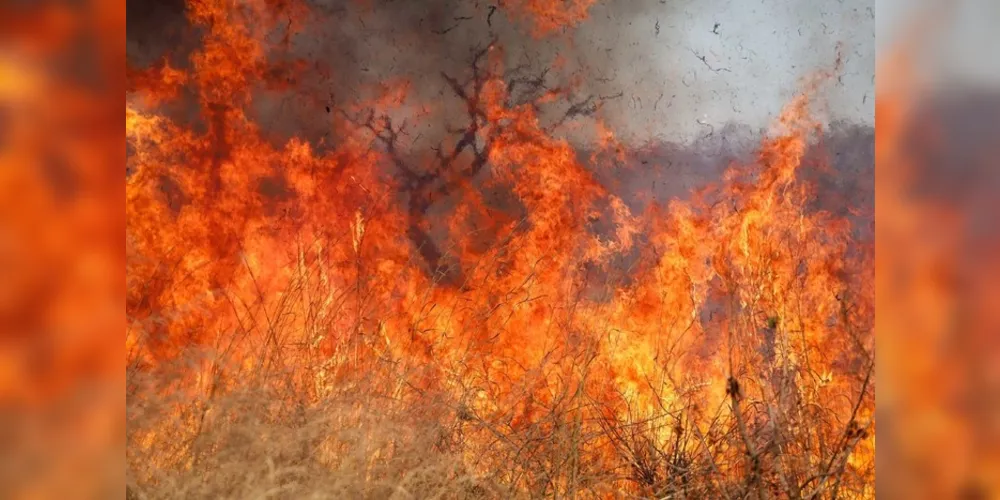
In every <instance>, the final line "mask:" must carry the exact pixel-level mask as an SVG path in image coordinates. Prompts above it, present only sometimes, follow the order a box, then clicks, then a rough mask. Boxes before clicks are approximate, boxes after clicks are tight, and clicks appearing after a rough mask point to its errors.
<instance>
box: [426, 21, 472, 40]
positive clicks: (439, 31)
mask: <svg viewBox="0 0 1000 500" xmlns="http://www.w3.org/2000/svg"><path fill="white" fill-rule="evenodd" d="M470 19H472V18H471V17H469V16H458V17H454V18H452V20H453V21H455V24H452V25H451V26H449V27H447V28H445V29H443V30H431V33H434V34H435V35H445V34H447V33H448V32H449V31H451V30H453V29H455V28H457V27H458V26H459V25H460V24H462V21H468V20H470Z"/></svg>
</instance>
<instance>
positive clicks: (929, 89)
mask: <svg viewBox="0 0 1000 500" xmlns="http://www.w3.org/2000/svg"><path fill="white" fill-rule="evenodd" d="M878 9H879V10H878V13H879V22H878V30H879V31H878V32H879V41H878V46H879V55H878V70H877V71H878V72H877V80H876V89H877V90H876V92H877V94H876V95H877V104H876V106H877V107H876V200H877V201H876V234H877V240H876V247H877V249H876V253H877V258H876V288H877V299H876V300H877V303H878V305H877V311H878V314H877V317H876V325H877V326H876V332H877V337H878V359H879V368H878V370H877V379H878V381H879V384H880V385H879V386H878V389H877V413H878V419H879V421H880V422H879V425H880V426H881V429H882V434H881V437H882V443H881V445H880V447H879V451H878V455H877V462H878V471H879V475H878V476H877V478H878V479H877V481H878V493H880V494H883V495H884V496H886V497H889V498H955V497H959V498H996V497H997V496H998V495H1000V473H998V471H1000V308H998V307H997V306H998V305H1000V294H998V292H997V289H996V285H995V284H996V283H997V282H998V279H1000V220H998V216H1000V198H998V196H997V194H998V193H1000V169H998V166H1000V161H998V158H1000V156H998V153H1000V133H998V127H997V124H998V123H1000V59H997V58H996V57H995V54H994V51H995V48H996V47H997V46H998V42H1000V35H998V33H997V31H996V29H995V26H996V22H997V20H1000V5H998V4H997V3H996V2H992V1H984V0H970V1H959V2H944V1H937V0H934V1H930V0H926V1H921V2H904V1H899V0H879V3H878Z"/></svg>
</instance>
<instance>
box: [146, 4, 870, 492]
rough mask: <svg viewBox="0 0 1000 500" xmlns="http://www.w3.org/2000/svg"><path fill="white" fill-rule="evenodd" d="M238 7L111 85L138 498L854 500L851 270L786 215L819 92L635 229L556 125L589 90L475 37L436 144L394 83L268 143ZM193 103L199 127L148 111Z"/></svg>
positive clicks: (261, 71)
mask: <svg viewBox="0 0 1000 500" xmlns="http://www.w3.org/2000/svg"><path fill="white" fill-rule="evenodd" d="M537 3H538V2H534V3H533V5H534V4H537ZM256 8H257V9H259V10H251V11H250V12H251V14H252V15H251V14H247V13H242V14H241V13H240V12H234V11H232V10H231V9H232V7H230V6H229V4H228V3H225V2H219V3H214V2H207V1H206V2H197V3H192V4H191V6H190V9H191V13H190V15H191V17H192V20H193V21H194V22H195V23H196V24H199V25H201V27H202V28H203V29H204V30H205V35H204V42H203V47H202V48H201V49H200V50H199V51H197V52H196V53H195V54H194V55H192V58H191V59H192V67H191V68H190V69H189V70H177V69H168V70H165V69H164V68H162V67H161V68H157V69H156V70H155V71H150V72H148V73H145V74H144V75H145V77H144V78H142V79H139V78H135V79H134V80H133V82H140V81H141V82H142V85H139V84H135V83H134V85H137V86H138V88H134V89H133V90H134V92H135V94H134V95H136V96H141V98H142V99H145V100H146V101H145V105H146V108H145V109H141V107H140V106H130V107H129V109H128V110H127V115H126V125H127V136H128V138H129V141H130V144H131V145H132V147H133V157H132V160H131V162H132V169H133V171H132V173H131V174H130V175H129V178H128V182H127V187H126V189H127V193H126V207H127V217H128V232H127V236H128V240H129V244H128V249H127V251H128V259H129V261H128V266H127V271H128V275H129V280H128V292H129V296H128V303H127V312H128V316H129V323H130V324H129V328H128V331H127V332H126V349H127V352H128V357H127V360H126V361H127V380H128V389H127V390H128V393H127V401H128V435H127V439H128V449H127V461H128V473H127V474H128V495H129V497H130V498H199V497H209V498H272V497H276V498H312V497H319V498H327V497H331V498H537V497H580V498H593V497H600V498H634V497H641V498H773V497H780V498H785V497H787V498H837V497H869V496H874V489H873V484H874V416H873V414H874V376H873V370H874V339H873V334H872V322H873V320H874V303H873V292H872V289H871V273H872V255H871V249H870V243H866V242H860V241H856V239H855V238H854V234H855V233H854V231H852V230H851V228H850V227H849V225H848V224H847V223H846V222H845V221H843V220H841V219H838V218H836V217H833V216H831V215H830V214H826V213H822V212H817V211H814V210H810V209H807V208H806V207H807V206H808V201H809V199H810V197H811V195H812V193H811V190H810V187H809V186H808V185H806V184H805V183H804V182H802V181H801V180H800V179H799V177H800V176H799V175H798V169H799V167H800V164H801V160H802V156H803V154H804V151H805V148H806V145H807V144H808V142H809V141H811V140H813V139H815V134H816V133H818V131H819V127H818V124H816V123H814V122H813V121H811V120H810V118H809V116H808V112H807V111H808V105H809V98H810V97H811V95H810V94H809V92H806V94H805V95H803V96H801V97H800V98H797V99H796V100H795V101H794V102H792V103H791V104H790V105H789V107H788V109H787V110H786V111H785V113H784V114H783V116H782V118H781V120H779V123H777V124H776V128H775V133H774V134H773V135H772V137H771V138H769V139H767V140H766V141H764V143H763V144H762V145H761V148H760V154H759V156H758V161H757V162H755V163H753V164H750V165H743V166H737V167H734V169H733V170H732V171H731V172H730V173H729V174H728V175H727V178H726V179H725V181H724V182H722V183H720V185H718V186H715V187H711V188H707V189H705V190H704V191H702V192H699V193H695V194H692V197H691V200H689V201H687V202H679V201H678V202H674V203H671V204H670V205H669V206H667V207H654V208H652V209H650V210H649V211H647V212H645V213H641V214H633V213H631V210H630V209H629V208H628V206H627V205H626V204H625V203H624V202H623V201H622V200H621V199H619V198H618V197H616V196H615V195H614V194H612V193H610V192H609V191H608V190H607V189H605V187H604V186H602V185H601V184H600V183H598V182H597V181H596V180H595V179H594V176H593V175H592V174H591V172H590V171H589V170H588V169H589V168H613V167H612V166H609V165H613V164H614V163H615V161H616V160H617V159H619V158H620V157H621V155H622V154H624V153H623V151H622V149H621V146H620V145H618V144H617V143H616V142H615V141H614V138H613V134H610V133H606V134H605V135H604V136H603V139H604V140H603V144H602V148H603V149H601V150H600V151H598V152H597V153H595V154H594V155H592V157H591V161H592V162H594V163H595V165H596V166H591V167H585V166H583V165H582V164H581V163H580V161H579V160H578V159H577V156H578V155H577V154H576V152H575V151H574V150H573V149H572V147H571V146H570V145H569V144H568V143H567V142H566V141H564V140H562V139H559V138H558V136H557V135H556V134H557V131H558V130H557V129H558V127H560V126H562V125H563V124H565V123H567V122H569V121H573V120H577V119H580V118H582V117H590V116H591V115H593V113H594V112H595V111H596V110H597V109H598V107H599V99H583V100H575V99H573V98H571V95H572V93H571V91H570V89H569V88H562V87H554V86H552V85H551V84H550V83H548V81H547V80H546V75H544V74H543V75H541V76H539V75H527V74H525V73H524V69H523V68H513V69H504V66H503V64H502V62H503V60H502V50H497V49H496V47H495V45H494V44H489V45H486V46H484V47H483V48H480V49H478V50H474V51H473V52H472V56H471V58H470V62H469V68H468V71H467V73H466V74H464V75H447V74H446V75H442V77H443V78H442V81H443V84H444V85H445V86H446V88H448V89H450V90H451V91H452V94H453V96H454V97H455V98H456V99H460V100H461V101H462V102H464V103H465V108H466V110H467V116H466V117H465V120H466V121H465V123H464V125H462V126H460V127H458V128H457V129H455V130H454V131H453V134H454V137H453V139H452V140H450V141H445V142H443V143H442V144H440V145H439V146H438V147H437V148H435V149H434V150H433V151H430V152H427V153H426V154H413V153H412V152H407V151H404V150H403V148H402V145H401V142H400V137H403V136H405V135H406V133H407V124H406V123H405V122H402V121H399V120H396V121H394V120H393V119H392V118H391V116H393V113H392V111H393V107H394V106H398V105H399V104H400V103H401V102H402V100H403V99H404V97H405V95H404V93H402V92H401V91H399V90H400V89H396V88H392V89H390V90H391V91H390V92H386V93H384V94H383V95H381V96H379V98H377V99H374V100H372V102H368V103H365V105H363V106H358V107H357V108H355V109H343V110H337V113H335V115H336V118H335V120H334V121H335V124H334V130H335V132H336V134H338V141H337V144H336V146H335V147H332V148H331V150H330V151H328V152H325V153H322V154H320V153H317V152H315V151H313V149H312V148H311V147H310V146H309V145H308V144H306V143H305V142H304V141H301V140H296V139H293V140H292V141H290V142H289V143H287V144H285V145H283V146H280V147H275V146H273V145H271V144H269V143H268V142H267V141H265V140H264V139H263V138H262V134H261V133H260V130H259V127H258V125H257V124H255V123H254V122H253V121H252V120H251V119H249V118H248V117H247V116H245V114H244V112H243V106H244V105H245V104H246V103H247V102H249V100H250V99H251V95H250V90H249V87H250V84H249V83H248V82H251V81H258V80H265V81H266V78H267V75H268V74H270V73H268V71H267V67H266V66H267V65H266V61H267V59H266V57H265V56H264V54H265V53H266V45H264V42H263V40H264V38H265V37H263V36H261V35H260V33H267V32H268V31H267V29H268V26H269V24H268V23H274V24H279V23H284V21H283V20H281V19H277V18H276V17H275V16H272V15H270V11H269V10H268V7H266V6H258V7H256ZM282 19H283V18H282ZM250 20H252V21H253V22H252V23H251V22H250ZM231 47H239V48H240V50H236V51H233V50H229V48H231ZM151 81H152V82H156V84H155V85H154V84H150V82H151ZM185 85H189V86H191V87H192V88H193V89H194V91H195V92H196V93H197V95H198V102H199V104H198V106H199V109H200V111H201V113H202V116H203V119H204V121H205V126H204V127H186V126H185V125H183V124H181V123H180V122H178V121H174V120H172V119H171V118H170V117H168V116H166V115H158V114H157V113H156V112H154V111H151V110H150V107H149V106H148V104H149V103H150V102H152V103H160V102H163V101H167V100H170V99H172V98H173V97H174V94H175V93H176V91H177V89H178V88H179V87H182V86H185ZM811 90H814V86H812V85H810V86H809V87H808V88H807V91H811ZM136 99H139V98H138V97H137V98H136ZM567 99H568V101H567ZM553 102H556V103H558V102H563V103H564V104H565V103H566V102H568V103H569V104H568V105H564V106H563V108H561V109H562V110H563V111H562V113H561V114H560V116H563V115H564V117H563V118H561V119H557V120H554V121H552V123H551V124H549V125H543V124H542V121H540V120H539V119H538V113H540V112H541V111H540V110H542V109H543V108H545V106H548V105H550V104H551V103H553ZM421 119H432V118H430V117H423V118H421ZM481 172H489V175H488V176H487V177H488V180H486V181H473V180H472V179H473V178H475V177H477V176H478V178H482V177H483V176H479V175H478V174H480V173H481ZM497 191H499V192H503V193H506V194H507V197H508V199H509V200H513V201H508V202H506V203H500V202H497V201H496V200H492V199H490V198H489V197H488V196H487V194H486V193H487V192H497ZM441 200H446V201H445V202H442V201H441ZM442 203H443V205H442ZM442 206H444V207H447V208H445V209H442V208H441V207H442ZM435 207H436V208H435ZM435 210H436V211H435ZM440 212H444V214H443V215H439V213H440ZM442 227H444V228H446V229H445V233H446V235H447V236H446V237H445V238H444V239H442V238H440V237H436V236H434V235H435V234H441V231H442V229H441V228H442ZM435 231H436V232H435ZM442 241H443V242H444V243H442Z"/></svg>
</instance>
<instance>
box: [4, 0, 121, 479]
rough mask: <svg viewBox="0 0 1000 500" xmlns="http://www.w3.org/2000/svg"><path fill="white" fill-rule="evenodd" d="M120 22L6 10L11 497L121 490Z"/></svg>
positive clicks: (103, 7)
mask: <svg viewBox="0 0 1000 500" xmlns="http://www.w3.org/2000/svg"><path fill="white" fill-rule="evenodd" d="M124 23H125V3H124V1H117V2H116V1H110V2H107V1H101V2H46V1H41V2H23V1H15V2H3V3H2V4H0V450H2V451H0V496H2V497H4V498H26V497H31V498H37V497H57V498H58V497H62V498H71V497H88V496H90V497H93V496H98V495H103V496H106V495H108V494H110V495H111V496H117V495H118V494H120V492H121V491H122V489H121V479H120V477H121V475H122V472H121V453H122V449H123V448H122V445H121V439H122V437H121V436H122V434H123V431H124V417H123V410H124V404H123V399H124V396H123V375H122V370H121V362H122V361H121V360H122V356H123V350H122V347H121V344H120V338H121V337H120V335H121V332H122V328H123V326H124V317H123V301H124V265H123V264H124V215H123V210H122V203H123V201H122V200H123V192H124V188H123V179H124V165H123V164H124V155H123V150H124V136H123V134H122V132H123V129H124V127H123V124H122V122H121V107H122V103H121V95H122V93H121V92H122V91H123V85H124V79H123V75H122V68H123V63H124V47H123V46H122V37H123V35H124V27H125V24H124ZM108 488H110V490H109V489H108Z"/></svg>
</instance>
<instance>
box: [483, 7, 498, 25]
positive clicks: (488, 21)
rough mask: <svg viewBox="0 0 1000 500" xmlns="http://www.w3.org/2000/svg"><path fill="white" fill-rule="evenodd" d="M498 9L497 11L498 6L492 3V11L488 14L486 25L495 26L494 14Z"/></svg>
mask: <svg viewBox="0 0 1000 500" xmlns="http://www.w3.org/2000/svg"><path fill="white" fill-rule="evenodd" d="M496 11H497V6H496V5H490V11H489V13H488V14H486V25H487V26H489V27H491V28H492V27H493V14H495V13H496Z"/></svg>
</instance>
